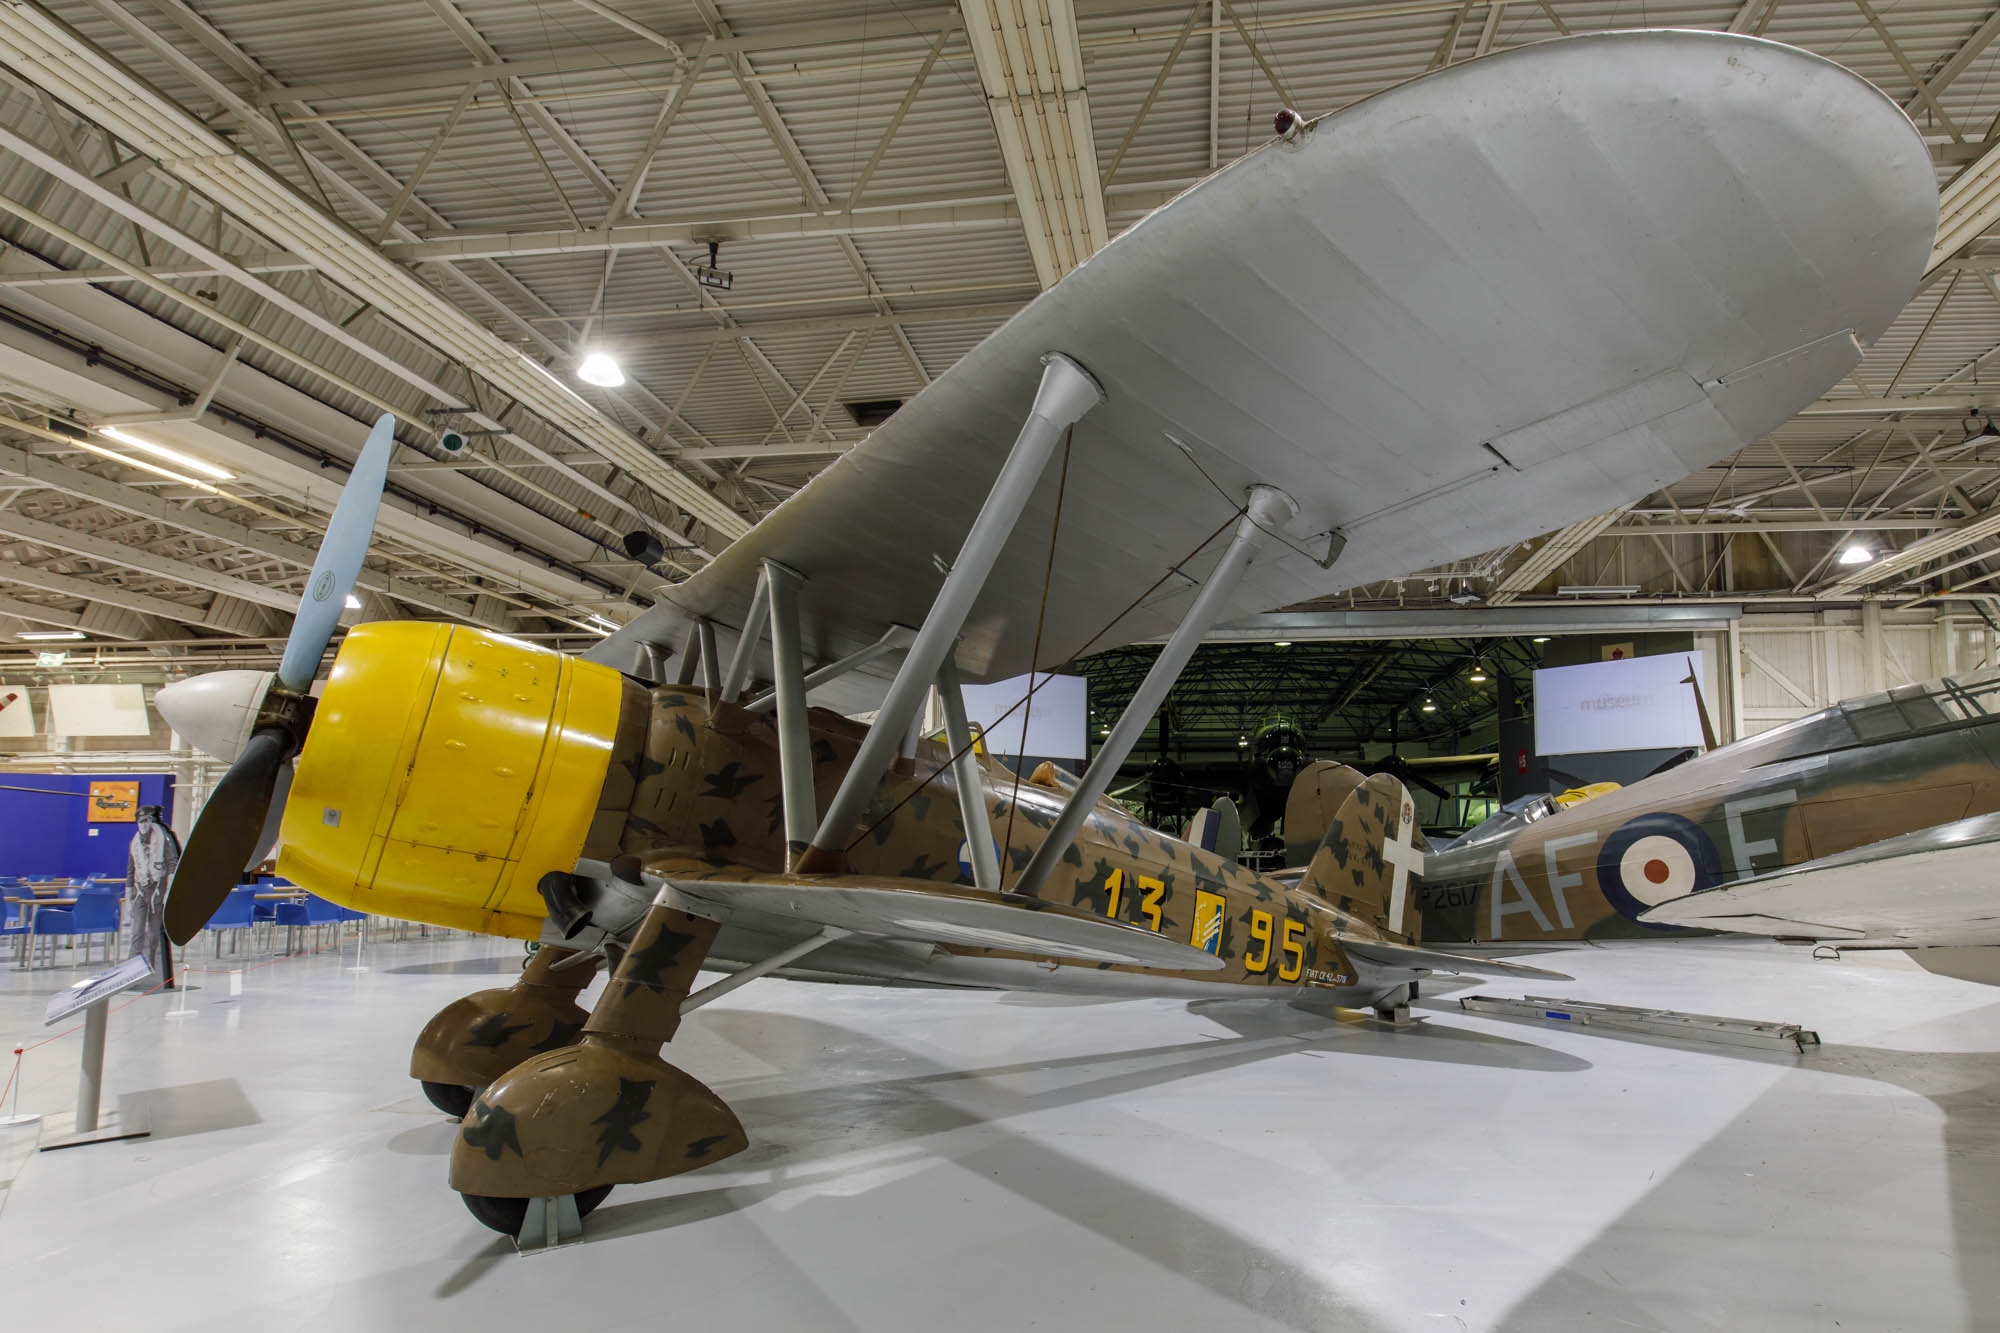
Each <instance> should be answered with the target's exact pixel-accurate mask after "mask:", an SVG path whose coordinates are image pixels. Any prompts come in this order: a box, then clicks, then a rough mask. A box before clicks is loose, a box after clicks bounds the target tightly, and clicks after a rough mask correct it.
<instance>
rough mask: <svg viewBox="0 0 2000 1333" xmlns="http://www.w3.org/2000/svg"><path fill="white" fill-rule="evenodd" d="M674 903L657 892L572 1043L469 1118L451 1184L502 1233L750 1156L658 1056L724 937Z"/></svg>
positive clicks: (731, 1117) (521, 1069)
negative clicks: (622, 1190)
mask: <svg viewBox="0 0 2000 1333" xmlns="http://www.w3.org/2000/svg"><path fill="white" fill-rule="evenodd" d="M671 897H672V891H671V889H663V890H662V891H661V893H660V895H659V896H658V897H657V898H655V899H654V901H653V905H652V907H651V908H649V909H648V910H647V912H646V915H645V917H644V918H642V919H641V921H640V922H639V926H638V929H637V931H636V932H635V933H634V935H633V937H632V943H631V945H630V947H628V948H627V949H626V951H625V955H624V957H623V958H622V959H620V961H619V963H618V968H617V970H616V971H615V972H613V973H612V976H611V981H610V983H609V984H608V985H606V986H605V988H604V994H603V996H602V997H600V998H599V1000H598V1002H597V1007H596V1008H595V1009H593V1010H592V1011H591V1013H590V1017H589V1019H588V1021H586V1022H585V1024H584V1026H583V1032H582V1035H581V1036H580V1037H579V1038H578V1040H577V1042H576V1044H575V1045H573V1046H568V1047H565V1048H563V1049H560V1050H551V1051H545V1052H543V1053H541V1054H538V1055H534V1056H532V1057H530V1058H529V1059H527V1060H526V1061H524V1062H522V1063H521V1064H520V1065H519V1066H517V1067H516V1068H514V1069H511V1070H509V1071H508V1072H507V1073H505V1074H503V1075H502V1076H500V1077H499V1078H498V1079H496V1080H494V1082H493V1083H492V1084H491V1085H490V1086H488V1087H487V1088H486V1089H485V1091H484V1092H482V1093H480V1094H479V1096H478V1097H477V1098H475V1099H474V1101H473V1103H472V1109H471V1110H470V1111H468V1112H467V1113H466V1116H465V1120H464V1123H463V1124H462V1125H461V1126H460V1127H459V1132H458V1137H457V1138H456V1139H455V1140H454V1141H453V1143H452V1149H451V1187H452V1188H453V1189H455V1190H457V1191H458V1192H459V1193H460V1194H462V1195H464V1196H465V1200H466V1207H467V1208H469V1209H470V1210H471V1211H472V1215H473V1216H474V1217H477V1218H478V1219H479V1220H480V1221H481V1222H483V1223H485V1224H486V1225H487V1226H489V1227H492V1228H493V1229H494V1230H496V1231H506V1232H509V1233H510V1234H512V1235H514V1236H516V1237H520V1236H521V1235H522V1234H523V1228H525V1227H526V1226H528V1225H529V1224H531V1223H532V1222H533V1221H534V1217H535V1209H534V1208H532V1207H531V1206H530V1201H531V1200H546V1199H560V1198H561V1197H562V1196H563V1195H575V1196H576V1200H577V1215H578V1217H579V1219H580V1218H581V1217H582V1216H583V1214H585V1213H587V1212H588V1211H589V1210H590V1207H594V1206H595V1204H596V1202H597V1201H598V1200H601V1199H602V1198H603V1197H604V1194H605V1193H608V1192H609V1190H610V1188H611V1186H612V1185H614V1184H617V1183H620V1182H635V1183H636V1182H639V1181H647V1180H660V1179H663V1178H664V1177H667V1176H672V1175H678V1174H680V1173H681V1172H683V1171H692V1170H693V1169H694V1168H696V1167H698V1166H706V1165H708V1164H709V1163H710V1162H717V1161H720V1160H722V1159H723V1158H725V1157H729V1156H732V1155H733V1154H735V1153H739V1152H741V1151H742V1150H743V1149H744V1148H747V1147H748V1146H749V1139H748V1137H747V1136H746V1135H745V1134H744V1132H743V1126H742V1124H741V1123H740V1122H739V1121H738V1120H737V1119H736V1115H735V1113H734V1112H732V1111H731V1110H730V1109H729V1108H728V1107H727V1106H725V1105H724V1104H723V1102H722V1099H721V1098H719V1097H717V1096H716V1095H715V1093H713V1092H712V1091H710V1090H709V1089H708V1088H707V1087H705V1086H704V1085H703V1084H702V1083H700V1082H699V1081H698V1080H696V1079H695V1078H694V1077H692V1076H691V1075H689V1074H687V1073H685V1072H684V1071H682V1070H680V1069H676V1068H675V1067H674V1066H672V1065H670V1064H668V1063H666V1062H665V1061H664V1060H662V1059H660V1057H659V1050H660V1047H661V1045H662V1044H663V1043H664V1042H666V1041H667V1039H668V1038H670V1037H672V1036H673V1035H674V1030H675V1029H676V1028H677V1027H679V1026H680V1014H681V1002H682V1000H684V999H685V998H686V997H687V994H688V991H689V989H690V988H691V987H692V986H693V984H694V979H695V973H696V971H697V970H698V969H699V968H700V966H701V963H702V960H703V959H705V958H706V957H707V956H708V949H709V946H710V945H711V944H712V943H714V940H715V933H716V929H717V924H716V923H715V922H714V921H710V920H708V919H706V918H703V917H698V916H692V915H689V914H688V913H686V912H682V911H680V910H678V909H677V908H674V907H672V906H670V905H669V901H670V899H671ZM593 1196H594V1197H593ZM543 1214H544V1216H545V1217H546V1209H544V1210H543ZM557 1229H558V1231H559V1230H560V1226H558V1228H557Z"/></svg>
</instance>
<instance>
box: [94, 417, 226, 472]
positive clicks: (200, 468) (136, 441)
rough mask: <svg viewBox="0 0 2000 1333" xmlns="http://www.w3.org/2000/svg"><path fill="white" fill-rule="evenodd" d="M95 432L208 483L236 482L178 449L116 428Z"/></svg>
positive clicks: (99, 429)
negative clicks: (170, 464)
mask: <svg viewBox="0 0 2000 1333" xmlns="http://www.w3.org/2000/svg"><path fill="white" fill-rule="evenodd" d="M97 430H98V433H99V434H100V435H103V436H105V437H107V438H109V439H113V440H116V441H118V443H120V444H125V445H130V446H131V447H132V448H134V449H143V450H145V451H146V452H147V453H149V454H151V455H153V457H155V458H164V459H166V460H167V461H168V462H169V463H175V464H178V465H180V466H181V467H184V468H186V469H188V470H189V471H190V472H198V473H200V474H201V475H202V476H204V477H207V478H208V479H209V480H210V481H234V480H236V474H235V473H234V472H225V471H223V470H222V469H221V468H219V467H217V466H216V465H215V464H213V463H210V462H206V461H204V460H202V459H199V458H196V457H194V456H193V455H192V454H184V453H182V452H181V451H180V450H178V449H169V448H167V446H166V445H164V444H154V443H153V442H152V441H151V440H142V439H140V438H139V437H138V436H136V435H133V434H130V433H128V432H126V431H122V430H120V429H118V427H116V426H99V427H98V428H97Z"/></svg>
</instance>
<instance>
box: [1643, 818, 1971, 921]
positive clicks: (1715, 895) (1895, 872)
mask: <svg viewBox="0 0 2000 1333" xmlns="http://www.w3.org/2000/svg"><path fill="white" fill-rule="evenodd" d="M1996 842H2000V814H1986V815H1974V816H1972V817H1971V818H1969V819H1958V820H1953V821H1952V822H1951V823H1948V824H1939V825H1937V826H1935V827H1933V828H1927V829H1919V830H1917V831H1916V832H1914V833H1905V834H1902V835H1901V836H1899V837H1894V838H1885V839H1883V840H1882V841H1880V842H1875V843H1870V844H1868V845H1866V846H1863V847H1856V848H1854V849H1852V850H1851V851H1845V852H1837V853H1835V854H1834V855H1832V856H1823V857H1821V858H1819V859H1818V860H1816V861H1806V862H1804V863H1802V864H1799V865H1794V866H1787V867H1785V868H1784V869H1782V870H1773V871H1769V872H1767V873H1765V874H1762V875H1753V876H1751V877H1749V878H1747V879H1739V880H1737V881H1736V882H1734V883H1732V884H1727V885H1724V886H1723V887H1721V888H1714V889H1704V890H1702V891H1701V892H1699V893H1691V894H1688V895H1687V896H1686V897H1683V898H1669V899H1668V900H1667V901H1666V902H1663V903H1661V904H1659V905H1658V906H1656V907H1652V908H1649V909H1648V910H1647V911H1646V912H1645V914H1644V915H1642V916H1641V917H1640V918H1639V919H1640V920H1641V921H1644V922H1646V923H1647V924H1649V925H1663V926H1691V927H1695V928H1697V929H1702V930H1724V931H1730V932H1733V933H1736V934H1743V935H1778V936H1793V937H1798V938H1802V939H1819V940H1831V941H1835V942H1841V941H1853V940H1868V941H1871V942H1879V943H1884V944H1897V945H1951V944H1967V945H1972V944H1994V943H2000V894H1996V893H1995V891H1994V888H1993V855H1994V844H1995V843H1996Z"/></svg>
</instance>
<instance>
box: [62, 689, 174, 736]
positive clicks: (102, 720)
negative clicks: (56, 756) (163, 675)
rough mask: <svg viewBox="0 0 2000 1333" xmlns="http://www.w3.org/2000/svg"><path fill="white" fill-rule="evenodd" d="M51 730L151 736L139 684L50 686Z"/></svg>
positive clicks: (81, 733)
mask: <svg viewBox="0 0 2000 1333" xmlns="http://www.w3.org/2000/svg"><path fill="white" fill-rule="evenodd" d="M49 730H50V731H51V732H53V733H54V734H55V735H58V736H150V735H152V734H153V719H152V718H151V717H150V716H148V715H147V713H146V691H145V688H144V687H143V686H139V685H51V686H49Z"/></svg>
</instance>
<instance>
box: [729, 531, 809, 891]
mask: <svg viewBox="0 0 2000 1333" xmlns="http://www.w3.org/2000/svg"><path fill="white" fill-rule="evenodd" d="M804 586H805V578H804V576H802V575H801V574H799V573H798V571H796V570H794V569H790V568H788V567H786V566H784V565H781V564H779V563H778V562H777V561H775V560H768V559H767V560H765V561H764V570H763V579H762V582H761V583H760V584H759V587H760V588H761V589H762V590H763V591H764V593H765V594H766V596H765V598H764V604H765V607H766V608H767V609H768V611H769V612H770V619H771V681H772V686H773V689H774V691H775V692H776V694H777V696H778V716H777V724H778V726H777V730H778V785H779V790H780V791H781V792H782V793H783V795H784V802H785V851H786V857H787V859H788V860H790V859H792V858H796V857H797V856H799V855H800V854H801V853H803V852H804V851H805V849H806V844H807V843H808V842H810V841H811V840H812V835H813V825H814V824H815V823H816V822H817V821H818V811H817V809H816V799H817V798H816V797H815V796H814V795H813V769H812V763H813V760H812V733H811V731H810V730H809V729H808V728H807V726H806V665H805V651H804V649H803V647H802V646H801V644H800V642H799V635H800V629H799V589H800V588H802V587H804ZM743 642H745V643H748V642H749V640H748V639H745V640H743ZM740 655H741V654H740V653H739V656H740Z"/></svg>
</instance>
